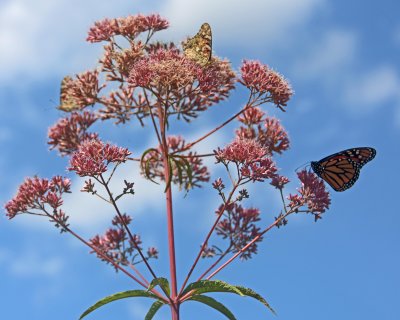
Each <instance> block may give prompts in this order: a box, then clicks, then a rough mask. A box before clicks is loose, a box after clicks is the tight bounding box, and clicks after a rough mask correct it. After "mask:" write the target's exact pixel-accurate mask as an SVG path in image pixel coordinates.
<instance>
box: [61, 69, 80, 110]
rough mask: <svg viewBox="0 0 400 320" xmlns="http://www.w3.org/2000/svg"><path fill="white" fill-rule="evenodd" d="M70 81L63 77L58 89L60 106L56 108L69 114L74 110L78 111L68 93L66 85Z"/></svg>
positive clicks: (68, 77)
mask: <svg viewBox="0 0 400 320" xmlns="http://www.w3.org/2000/svg"><path fill="white" fill-rule="evenodd" d="M71 81H72V78H71V77H70V76H66V77H64V79H63V80H62V81H61V89H60V105H59V106H58V107H57V109H58V110H61V111H65V112H71V111H74V110H78V109H79V106H78V105H77V104H76V103H75V100H74V98H73V97H72V96H71V94H70V93H69V92H68V89H67V88H68V83H69V82H71Z"/></svg>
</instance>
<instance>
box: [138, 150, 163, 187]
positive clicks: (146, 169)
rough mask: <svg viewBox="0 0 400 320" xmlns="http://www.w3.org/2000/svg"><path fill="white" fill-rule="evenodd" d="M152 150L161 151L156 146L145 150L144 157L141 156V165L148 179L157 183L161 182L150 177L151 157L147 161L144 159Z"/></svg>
mask: <svg viewBox="0 0 400 320" xmlns="http://www.w3.org/2000/svg"><path fill="white" fill-rule="evenodd" d="M151 151H154V152H156V153H159V151H158V150H157V149H155V148H149V149H147V150H146V151H145V152H143V154H142V157H141V158H140V166H141V167H142V170H143V171H144V173H145V177H146V178H147V179H149V180H150V181H151V182H154V183H155V184H159V183H158V182H157V181H154V180H153V179H152V178H150V162H151V158H150V159H147V160H146V161H144V158H145V157H146V155H147V154H148V153H149V152H151Z"/></svg>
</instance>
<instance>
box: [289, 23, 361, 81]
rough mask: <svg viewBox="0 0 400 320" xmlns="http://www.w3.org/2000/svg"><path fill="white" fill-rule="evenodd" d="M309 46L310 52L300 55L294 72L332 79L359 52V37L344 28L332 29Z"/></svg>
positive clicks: (349, 63)
mask: <svg viewBox="0 0 400 320" xmlns="http://www.w3.org/2000/svg"><path fill="white" fill-rule="evenodd" d="M314 40H315V41H314V44H312V45H310V46H308V47H307V48H308V54H306V55H305V56H304V57H303V58H302V57H299V59H298V61H297V62H296V64H295V68H294V72H293V73H294V74H296V75H298V76H299V77H300V78H303V79H304V78H305V79H315V78H317V79H325V82H326V81H330V80H332V78H334V77H335V76H337V75H338V74H339V73H341V72H342V73H344V72H345V68H347V67H348V66H350V65H351V64H352V63H353V62H354V60H355V57H356V53H357V37H356V35H355V34H354V33H352V32H348V31H343V30H330V31H328V32H326V33H324V35H323V38H321V39H314Z"/></svg>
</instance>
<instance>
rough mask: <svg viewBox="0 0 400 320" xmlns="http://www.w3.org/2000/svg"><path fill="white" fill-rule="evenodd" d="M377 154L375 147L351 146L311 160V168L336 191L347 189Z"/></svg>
mask: <svg viewBox="0 0 400 320" xmlns="http://www.w3.org/2000/svg"><path fill="white" fill-rule="evenodd" d="M375 155H376V150H375V149H374V148H370V147H359V148H351V149H347V150H343V151H340V152H337V153H334V154H332V155H330V156H327V157H325V158H323V159H321V160H319V161H311V168H312V169H313V171H314V172H315V174H316V175H318V176H319V177H320V178H321V179H323V180H324V181H325V182H327V183H328V184H329V185H330V186H331V187H332V188H333V189H334V190H335V191H345V190H347V189H349V188H350V187H352V186H353V185H354V183H355V182H356V181H357V180H358V178H359V176H360V170H361V168H362V167H363V166H364V165H365V164H366V163H367V162H369V161H371V160H372V159H373V158H375Z"/></svg>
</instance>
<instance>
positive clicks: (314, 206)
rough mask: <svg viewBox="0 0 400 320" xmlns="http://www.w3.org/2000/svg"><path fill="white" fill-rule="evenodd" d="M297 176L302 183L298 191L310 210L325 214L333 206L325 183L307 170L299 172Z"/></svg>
mask: <svg viewBox="0 0 400 320" xmlns="http://www.w3.org/2000/svg"><path fill="white" fill-rule="evenodd" d="M297 176H298V177H299V180H300V181H301V183H302V186H301V188H300V189H299V190H298V191H299V194H300V195H301V196H302V197H303V199H304V200H305V202H306V204H307V207H308V210H309V211H310V212H312V213H317V214H321V213H324V212H325V210H326V209H328V208H329V205H330V204H331V199H330V197H329V192H328V191H327V190H326V188H325V184H324V182H323V181H322V180H321V179H320V178H318V176H317V175H316V174H314V173H313V172H310V171H307V170H302V171H300V172H298V173H297Z"/></svg>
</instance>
